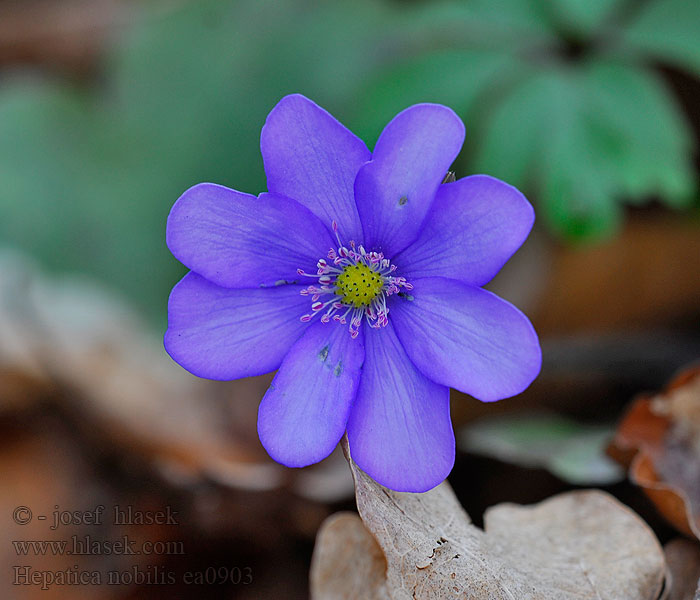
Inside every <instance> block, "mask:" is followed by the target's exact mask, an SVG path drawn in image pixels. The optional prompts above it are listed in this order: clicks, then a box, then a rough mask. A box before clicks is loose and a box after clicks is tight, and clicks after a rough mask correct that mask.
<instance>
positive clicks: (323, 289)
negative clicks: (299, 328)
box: [297, 221, 413, 338]
mask: <svg viewBox="0 0 700 600" xmlns="http://www.w3.org/2000/svg"><path fill="white" fill-rule="evenodd" d="M333 232H334V233H335V237H336V239H337V240H338V248H337V249H335V248H331V249H330V250H329V252H328V260H326V259H325V258H321V259H319V261H318V262H317V263H316V267H317V271H316V274H315V275H312V274H311V273H305V272H304V271H302V270H301V269H298V270H297V272H298V273H299V275H302V276H305V277H314V278H316V279H318V285H310V286H309V287H307V288H304V289H303V290H302V291H301V293H302V295H304V296H311V312H310V313H308V314H306V315H303V316H302V317H301V320H302V321H304V322H308V321H311V319H313V318H314V317H315V316H316V315H317V314H321V313H323V315H322V316H321V322H322V323H329V322H330V321H331V319H332V320H333V321H335V322H337V323H340V324H342V325H345V324H346V323H347V322H348V319H349V320H350V326H349V329H350V335H351V336H352V337H353V338H355V337H357V335H358V333H359V329H360V325H361V324H362V320H363V319H366V320H367V324H368V325H369V326H370V327H375V328H378V327H385V326H386V325H388V323H389V320H388V318H387V317H388V315H389V308H388V307H387V305H386V299H387V297H388V296H391V295H392V294H398V293H399V292H400V290H401V288H404V289H406V290H410V289H413V286H412V285H411V284H410V283H408V282H407V281H406V279H405V278H404V277H396V276H394V275H392V273H393V272H394V271H396V266H395V265H392V264H391V261H390V260H388V259H386V258H384V255H383V254H382V253H381V252H367V251H366V250H365V249H364V247H363V246H362V245H359V246H358V245H356V244H355V242H353V241H351V242H350V244H349V246H350V247H349V248H348V247H346V246H345V245H344V244H343V243H342V242H341V241H340V236H339V235H338V225H337V223H336V222H335V221H333ZM329 261H330V262H329ZM324 310H325V312H324Z"/></svg>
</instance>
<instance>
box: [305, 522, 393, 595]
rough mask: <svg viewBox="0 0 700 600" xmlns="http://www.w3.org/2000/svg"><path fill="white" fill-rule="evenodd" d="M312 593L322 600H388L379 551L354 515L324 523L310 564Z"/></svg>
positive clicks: (380, 552) (384, 562) (383, 560)
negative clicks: (361, 599)
mask: <svg viewBox="0 0 700 600" xmlns="http://www.w3.org/2000/svg"><path fill="white" fill-rule="evenodd" d="M311 589H312V590H313V593H314V597H315V598H319V599H323V600H343V598H358V599H359V598H367V599H369V598H372V599H375V600H390V599H391V595H390V594H389V592H388V590H387V586H386V560H385V559H384V554H383V553H382V549H381V548H380V547H379V545H378V544H377V541H376V540H375V539H374V538H373V537H372V535H371V534H370V533H369V531H367V528H366V527H365V526H364V525H363V524H362V520H361V519H360V518H359V517H358V516H357V515H356V514H355V513H349V512H342V513H337V514H334V515H332V516H330V517H328V518H327V519H326V520H325V521H324V522H323V525H322V526H321V529H320V530H319V532H318V535H317V537H316V551H315V552H314V556H313V559H312V564H311Z"/></svg>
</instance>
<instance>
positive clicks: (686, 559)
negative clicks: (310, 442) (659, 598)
mask: <svg viewBox="0 0 700 600" xmlns="http://www.w3.org/2000/svg"><path fill="white" fill-rule="evenodd" d="M664 554H665V555H666V564H667V565H668V569H669V572H670V575H671V577H670V580H671V589H670V594H669V596H668V600H694V598H696V594H697V593H698V592H700V586H699V585H698V583H700V581H699V580H700V546H699V545H698V544H697V542H691V541H690V540H686V539H683V538H676V539H675V540H671V541H670V542H668V543H667V544H666V545H665V546H664Z"/></svg>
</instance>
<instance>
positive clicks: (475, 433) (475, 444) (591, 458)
mask: <svg viewBox="0 0 700 600" xmlns="http://www.w3.org/2000/svg"><path fill="white" fill-rule="evenodd" d="M612 436H613V428H612V427H609V426H604V425H585V424H582V423H577V422H576V421H572V420H570V419H566V418H564V417H561V416H559V415H555V414H549V413H532V414H522V415H504V416H494V417H489V418H483V419H480V420H478V421H476V422H474V423H472V424H471V425H468V426H467V427H465V428H464V429H463V430H462V431H461V432H460V433H459V434H458V442H459V444H460V447H461V448H462V449H464V450H469V451H470V452H473V453H475V454H481V455H484V456H489V457H492V458H496V459H498V460H502V461H504V462H508V463H511V464H515V465H520V466H523V467H529V468H540V469H547V470H548V471H550V472H551V473H552V474H554V475H556V476H557V477H559V478H560V479H563V480H564V481H567V482H569V483H572V484H574V485H609V484H611V483H616V482H618V481H620V480H621V479H623V478H624V470H623V469H622V468H621V467H620V466H619V465H617V464H616V463H614V462H613V461H612V460H610V459H609V458H608V457H607V456H606V454H605V448H606V447H607V445H608V443H609V442H610V440H611V439H612Z"/></svg>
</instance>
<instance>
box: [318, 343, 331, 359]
mask: <svg viewBox="0 0 700 600" xmlns="http://www.w3.org/2000/svg"><path fill="white" fill-rule="evenodd" d="M328 350H329V347H328V344H326V345H325V346H324V347H323V348H321V351H320V352H319V353H318V358H319V360H320V361H321V362H326V359H327V358H328Z"/></svg>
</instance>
